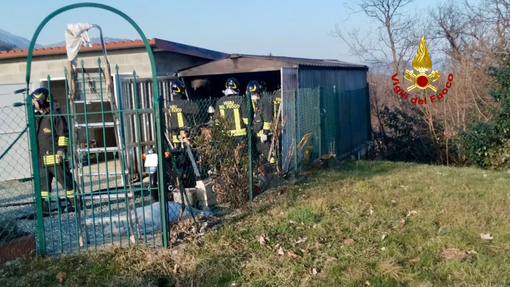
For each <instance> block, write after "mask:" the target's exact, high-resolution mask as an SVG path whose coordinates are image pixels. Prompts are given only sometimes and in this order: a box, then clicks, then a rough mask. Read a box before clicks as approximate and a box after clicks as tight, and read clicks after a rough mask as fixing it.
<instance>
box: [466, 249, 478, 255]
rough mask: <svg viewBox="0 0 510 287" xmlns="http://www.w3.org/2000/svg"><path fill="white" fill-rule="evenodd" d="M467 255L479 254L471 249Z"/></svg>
mask: <svg viewBox="0 0 510 287" xmlns="http://www.w3.org/2000/svg"><path fill="white" fill-rule="evenodd" d="M467 254H478V252H476V251H474V250H473V249H469V250H468V251H467Z"/></svg>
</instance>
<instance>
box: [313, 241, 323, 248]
mask: <svg viewBox="0 0 510 287" xmlns="http://www.w3.org/2000/svg"><path fill="white" fill-rule="evenodd" d="M313 246H315V247H321V246H322V244H320V243H319V242H314V243H313Z"/></svg>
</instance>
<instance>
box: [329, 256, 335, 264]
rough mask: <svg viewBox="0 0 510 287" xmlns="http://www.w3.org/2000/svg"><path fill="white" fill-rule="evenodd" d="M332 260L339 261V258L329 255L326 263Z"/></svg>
mask: <svg viewBox="0 0 510 287" xmlns="http://www.w3.org/2000/svg"><path fill="white" fill-rule="evenodd" d="M332 261H337V259H336V258H335V257H329V258H328V259H327V260H326V264H327V263H329V262H332Z"/></svg>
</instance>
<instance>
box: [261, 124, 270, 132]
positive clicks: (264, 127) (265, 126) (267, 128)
mask: <svg viewBox="0 0 510 287" xmlns="http://www.w3.org/2000/svg"><path fill="white" fill-rule="evenodd" d="M262 129H264V130H266V131H268V130H271V122H264V126H263V127H262Z"/></svg>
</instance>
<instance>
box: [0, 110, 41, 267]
mask: <svg viewBox="0 0 510 287" xmlns="http://www.w3.org/2000/svg"><path fill="white" fill-rule="evenodd" d="M29 151H30V146H29V140H28V127H27V121H26V113H25V106H24V103H21V102H20V103H14V104H11V105H8V106H3V107H0V264H2V263H3V262H5V261H7V260H11V259H13V258H15V257H16V256H20V255H26V254H30V253H33V252H35V236H34V234H35V223H34V221H33V220H31V219H33V214H34V210H35V207H34V197H33V182H32V178H31V177H32V171H31V165H30V164H31V162H30V152H29Z"/></svg>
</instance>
